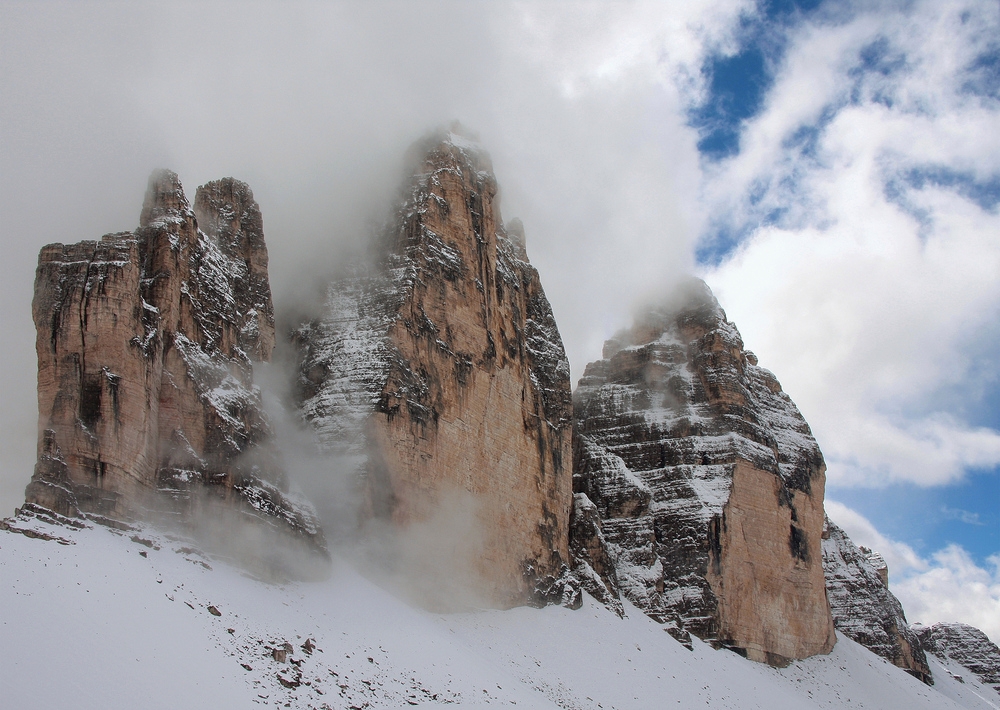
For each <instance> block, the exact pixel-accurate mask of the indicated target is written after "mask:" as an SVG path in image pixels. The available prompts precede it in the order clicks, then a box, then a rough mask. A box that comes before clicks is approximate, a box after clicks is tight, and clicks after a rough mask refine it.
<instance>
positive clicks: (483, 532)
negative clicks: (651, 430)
mask: <svg viewBox="0 0 1000 710" xmlns="http://www.w3.org/2000/svg"><path fill="white" fill-rule="evenodd" d="M413 158H414V162H415V164H416V167H415V169H414V170H413V173H412V177H411V178H410V179H409V181H408V182H407V185H406V188H405V191H404V196H403V198H402V199H401V203H400V205H399V207H398V210H397V213H396V215H395V219H394V221H393V223H392V224H391V226H390V227H389V228H388V230H387V231H386V232H385V234H384V235H383V236H382V237H381V239H380V240H379V241H378V243H377V244H376V245H375V247H374V252H375V256H374V260H373V261H374V263H373V264H366V265H361V264H358V265H355V266H353V267H351V268H348V269H345V273H343V274H341V276H340V277H338V278H336V279H334V280H333V282H332V283H331V285H330V287H329V290H328V292H327V295H326V305H325V308H324V311H323V314H322V315H321V317H319V318H317V319H315V320H314V321H312V322H311V323H307V324H304V325H303V326H302V327H300V328H299V329H298V330H297V331H296V333H295V335H294V339H295V341H296V343H297V344H298V346H299V351H300V354H301V359H300V367H299V380H298V389H299V393H300V399H301V409H302V412H303V415H304V416H305V418H306V419H307V420H309V421H310V422H311V423H312V425H313V426H314V427H315V430H316V432H317V434H318V436H319V437H320V439H321V441H322V444H323V446H324V447H325V449H326V450H327V451H329V452H336V453H339V454H341V455H343V456H346V457H353V461H352V463H351V465H352V466H354V467H356V469H357V470H358V472H359V474H360V477H361V479H362V480H363V488H364V495H363V498H364V507H365V508H366V510H365V511H364V512H363V515H362V518H363V519H367V520H368V521H370V520H373V519H375V520H382V521H390V524H391V525H392V526H393V527H394V528H395V529H396V530H398V531H404V533H405V531H408V530H417V529H426V526H427V525H437V526H440V527H441V530H442V534H443V535H444V537H445V538H446V539H447V540H448V542H447V543H446V545H445V546H446V547H448V548H449V550H451V549H452V548H454V551H453V552H449V551H445V552H444V553H443V554H445V555H452V554H453V555H454V556H456V557H461V558H463V559H461V560H459V559H456V560H454V562H455V564H456V565H458V566H461V565H463V564H467V565H469V566H471V576H472V577H473V579H472V581H471V584H472V586H473V587H474V588H475V591H476V592H477V594H478V595H479V596H480V597H481V598H483V599H484V600H485V601H486V603H489V604H494V605H498V606H508V605H513V604H519V603H525V602H530V601H531V600H532V597H533V595H534V594H535V592H536V588H537V587H538V585H539V583H543V586H544V583H545V582H546V580H547V581H548V582H551V581H552V578H554V577H558V576H559V575H560V574H561V572H562V571H563V570H564V567H565V565H566V564H567V563H568V561H569V551H568V530H569V519H570V509H571V504H572V477H571V465H572V456H571V419H572V404H571V393H570V382H569V364H568V361H567V359H566V355H565V352H564V350H563V345H562V341H561V339H560V336H559V332H558V330H557V328H556V324H555V321H554V319H553V316H552V311H551V308H550V307H549V303H548V301H547V300H546V298H545V294H544V292H543V291H542V286H541V283H540V281H539V278H538V272H537V271H536V270H535V269H534V268H533V267H532V266H531V265H530V264H529V263H528V261H527V255H526V252H525V247H524V236H523V228H522V227H521V226H520V223H519V222H517V221H516V220H514V221H512V224H511V226H510V227H509V228H507V227H505V225H504V223H503V221H502V219H501V216H500V211H499V204H498V199H497V184H496V179H495V177H494V175H493V173H492V169H491V165H490V161H489V157H488V156H487V154H486V153H485V152H484V151H483V150H482V148H480V147H479V146H478V145H477V144H475V143H472V142H470V141H469V140H467V139H465V138H463V137H461V136H459V135H456V134H454V133H449V134H446V135H438V136H435V137H434V138H432V139H429V140H428V141H426V142H424V143H422V144H420V145H418V146H417V147H416V148H415V149H414V151H413ZM458 509H464V513H462V514H460V513H459V512H458ZM463 515H464V516H465V517H464V522H461V521H459V522H456V521H457V520H458V519H459V518H462V516H463ZM452 523H454V524H455V525H456V527H455V528H454V529H453V530H450V531H449V530H448V529H447V528H448V526H449V525H450V524H452ZM410 537H411V538H412V539H416V533H414V534H413V535H411V536H410ZM428 544H437V545H440V544H441V540H440V539H436V540H435V541H434V542H429V543H428ZM424 552H426V550H425V551H424Z"/></svg>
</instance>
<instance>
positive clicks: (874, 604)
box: [823, 518, 933, 684]
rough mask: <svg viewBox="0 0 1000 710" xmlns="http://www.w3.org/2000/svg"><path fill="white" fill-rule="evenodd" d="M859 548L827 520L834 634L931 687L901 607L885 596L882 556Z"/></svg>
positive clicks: (886, 580)
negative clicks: (840, 635)
mask: <svg viewBox="0 0 1000 710" xmlns="http://www.w3.org/2000/svg"><path fill="white" fill-rule="evenodd" d="M873 556H874V555H873V554H872V553H871V551H870V550H869V551H868V552H867V553H866V552H865V551H864V550H862V549H859V548H858V547H857V546H856V545H855V544H854V543H853V542H851V539H850V538H849V537H847V534H846V533H845V532H844V531H843V530H841V529H840V528H839V527H838V526H837V525H836V524H835V523H834V522H833V521H831V520H830V519H829V518H827V519H826V530H825V531H824V533H823V567H824V569H825V570H826V590H827V595H828V597H829V599H830V611H831V612H832V613H833V625H834V626H835V627H836V628H837V631H839V632H840V633H842V634H844V635H845V636H847V637H848V638H851V639H853V640H854V641H857V642H858V643H860V644H861V645H862V646H865V647H866V648H868V649H869V650H871V651H873V652H874V653H877V654H878V655H880V656H882V658H884V659H886V660H887V661H889V662H890V663H893V664H894V665H897V666H899V667H900V668H902V669H904V670H906V671H907V672H909V673H910V674H911V675H914V676H916V677H917V678H919V679H920V680H922V681H924V682H925V683H927V684H931V683H933V680H932V679H931V671H930V668H929V667H928V666H927V658H926V656H925V655H924V651H923V648H922V647H921V645H920V640H919V639H918V638H917V635H916V634H915V633H914V632H913V631H912V630H911V629H910V627H909V624H907V623H906V616H905V615H904V614H903V607H902V605H901V604H900V603H899V600H898V599H896V596H895V595H894V594H893V593H892V592H890V591H889V576H888V568H887V567H886V566H885V562H884V561H883V560H881V556H880V555H879V556H878V557H875V559H876V561H877V562H880V563H881V564H880V567H878V568H876V567H875V566H874V565H873V564H872V561H871V560H872V558H873Z"/></svg>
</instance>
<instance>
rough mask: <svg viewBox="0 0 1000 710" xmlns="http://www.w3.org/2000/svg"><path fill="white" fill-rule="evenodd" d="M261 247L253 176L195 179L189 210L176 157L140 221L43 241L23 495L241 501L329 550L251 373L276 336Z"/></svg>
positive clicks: (152, 511) (191, 509)
mask: <svg viewBox="0 0 1000 710" xmlns="http://www.w3.org/2000/svg"><path fill="white" fill-rule="evenodd" d="M199 225H201V227H202V228H203V229H199ZM267 262H268V257H267V248H266V246H265V244H264V234H263V224H262V220H261V215H260V210H259V208H258V206H257V203H256V202H255V201H254V199H253V194H252V193H251V191H250V188H249V187H248V186H247V185H246V184H245V183H242V182H239V181H237V180H233V179H232V178H227V179H224V180H219V181H216V182H212V183H209V184H208V185H205V186H203V187H201V188H199V189H198V193H197V196H196V198H195V206H194V210H192V209H191V207H190V205H189V203H188V200H187V198H186V197H185V195H184V191H183V189H182V187H181V185H180V182H179V181H178V179H177V176H176V175H175V174H174V173H172V172H169V171H158V172H156V173H154V174H153V176H152V177H151V178H150V181H149V188H148V191H147V193H146V198H145V202H144V204H143V207H142V213H141V216H140V224H139V228H138V229H137V230H136V231H135V232H121V233H117V234H109V235H106V236H105V237H103V238H102V239H101V241H98V242H93V241H84V242H78V243H76V244H69V245H64V244H50V245H48V246H46V247H44V248H43V249H42V251H41V254H40V255H39V262H38V270H37V273H36V277H35V296H34V301H33V304H32V313H33V316H34V321H35V327H36V331H37V340H36V350H37V353H38V408H39V441H38V463H37V465H36V467H35V473H34V476H33V477H32V480H31V483H30V484H29V485H28V487H27V490H26V494H25V495H26V499H27V501H28V502H30V503H35V504H37V505H41V506H44V507H47V508H50V509H52V510H55V511H56V512H59V513H62V514H65V515H79V514H89V515H92V516H102V517H104V518H108V519H116V520H124V521H127V520H130V519H134V518H139V517H145V516H148V515H153V516H160V517H161V518H162V517H168V518H174V519H177V520H180V521H182V522H183V523H185V524H193V523H194V522H195V521H196V520H202V521H203V522H207V521H213V523H219V522H220V521H221V520H224V519H225V516H226V515H227V514H228V513H233V514H235V515H236V518H235V519H236V520H242V521H245V522H249V523H251V524H252V525H254V526H256V527H263V528H269V529H272V530H274V531H277V532H280V533H282V535H285V536H286V537H287V538H288V539H289V540H293V541H298V543H301V544H302V545H303V546H304V548H306V549H312V550H314V551H316V552H318V553H320V555H321V556H325V544H324V542H323V535H322V533H321V531H320V530H319V527H318V525H317V523H316V520H315V519H314V516H313V514H312V513H311V509H310V508H309V506H308V505H305V504H302V503H299V502H295V501H293V499H292V498H290V497H289V496H288V494H287V482H286V477H285V473H284V471H283V469H282V467H281V465H280V462H279V461H278V460H277V458H276V455H277V453H276V451H275V450H274V448H273V447H272V446H271V441H270V435H271V431H270V426H269V424H268V421H267V419H266V417H265V415H264V412H263V408H262V405H261V400H260V391H259V389H258V388H256V387H255V386H254V384H253V362H255V361H258V362H259V361H266V360H268V359H270V357H271V352H272V350H273V348H274V316H273V306H272V303H271V291H270V286H269V283H268V275H267ZM203 514H204V515H203ZM298 543H296V544H298ZM261 554H264V553H263V552H262V553H261ZM278 564H279V566H280V562H279V563H278Z"/></svg>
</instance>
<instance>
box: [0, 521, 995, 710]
mask: <svg viewBox="0 0 1000 710" xmlns="http://www.w3.org/2000/svg"><path fill="white" fill-rule="evenodd" d="M8 524H9V525H10V526H12V527H15V528H21V529H30V530H32V531H36V532H37V533H42V534H44V535H48V536H52V537H54V538H62V540H59V539H50V540H46V539H38V538H35V539H32V538H29V537H27V536H25V535H21V534H15V533H13V532H10V531H7V532H2V531H0V638H2V639H3V643H2V644H0V707H4V708H18V709H27V708H54V707H70V706H72V707H74V708H78V709H79V710H86V709H88V708H101V709H102V710H107V709H111V708H136V707H143V708H161V707H162V708H177V707H213V708H250V707H256V706H268V707H285V706H286V704H287V707H293V708H324V707H329V708H349V707H355V708H361V707H405V706H409V705H435V704H447V705H452V706H457V707H479V706H492V705H503V706H508V707H509V706H512V705H516V706H517V707H522V708H555V707H562V708H586V709H591V708H602V709H608V708H621V709H624V708H650V707H678V708H689V707H710V708H767V710H781V709H782V708H789V709H792V708H794V709H795V710H802V709H806V708H834V707H844V706H850V707H854V708H872V709H874V708H879V709H880V710H882V709H886V708H996V707H998V706H1000V696H996V693H994V692H993V691H992V690H991V689H989V688H987V687H985V686H982V685H981V684H978V683H977V682H976V681H975V679H970V678H965V679H964V680H965V682H964V683H960V682H959V681H957V680H955V679H953V678H952V677H951V676H950V675H949V674H948V673H946V672H944V670H943V669H942V670H941V672H939V671H938V668H937V667H935V668H934V673H935V678H938V679H940V680H939V681H938V683H937V685H935V686H934V688H929V687H927V686H925V685H923V684H922V683H920V682H919V681H917V680H916V679H914V678H912V677H911V676H909V675H908V674H906V673H905V672H904V671H902V670H900V669H898V668H896V667H894V666H892V665H891V664H889V663H887V662H885V661H883V660H882V659H881V658H879V657H877V656H875V655H874V654H872V653H870V652H869V651H867V650H866V649H864V648H863V647H861V646H859V645H858V644H856V643H854V642H852V641H850V640H849V639H845V638H840V639H839V642H838V643H837V646H836V648H835V649H834V651H833V653H832V654H830V655H829V656H817V657H814V658H810V659H807V660H805V661H798V662H795V663H793V664H792V665H790V666H789V667H788V668H784V669H775V668H770V667H768V666H765V665H761V664H757V663H753V662H750V661H747V660H746V659H743V658H741V657H739V656H737V655H736V654H734V653H731V652H729V651H725V650H719V651H716V650H713V649H711V648H710V647H709V646H707V645H705V644H703V643H701V642H699V641H697V640H696V641H694V650H693V651H688V650H687V649H685V648H684V647H683V646H682V645H681V644H680V643H678V642H677V641H676V640H674V639H673V637H671V636H670V635H669V634H667V633H666V632H665V631H664V630H663V627H662V626H660V625H658V624H656V623H655V622H652V621H651V620H649V619H648V618H647V617H646V616H645V615H644V614H642V613H640V612H639V611H638V610H636V609H635V608H634V607H631V606H626V612H627V617H626V618H625V619H619V618H618V617H617V616H616V615H615V614H614V613H612V612H610V611H608V610H607V609H605V608H604V607H603V606H601V605H600V604H597V603H596V602H594V601H592V600H591V599H590V598H589V597H588V598H586V599H585V601H584V605H583V608H582V609H580V610H578V611H571V610H569V609H565V608H561V607H548V608H545V609H532V608H517V609H513V610H509V611H474V612H466V613H459V614H433V613H430V612H426V611H420V610H415V609H413V608H411V607H410V606H408V605H407V604H406V603H404V602H403V601H400V599H398V598H397V597H395V596H393V595H392V594H390V593H389V592H387V591H385V590H383V589H381V588H379V587H378V586H376V585H375V584H373V583H372V582H370V581H368V580H367V579H365V578H364V577H362V576H361V575H359V574H358V573H357V572H356V571H354V570H353V569H352V568H351V567H350V566H349V565H347V564H345V563H340V564H337V565H336V566H335V570H334V574H333V576H332V577H331V578H330V579H329V580H327V581H325V582H314V583H295V584H288V585H284V586H277V585H269V584H265V583H263V582H259V581H257V580H254V579H251V578H249V577H247V576H245V575H244V574H243V573H242V572H240V571H239V570H237V569H236V568H234V567H231V566H230V565H229V564H227V563H226V562H225V561H220V560H215V559H209V558H206V557H204V556H203V555H201V554H200V553H199V552H197V551H196V550H195V549H194V548H193V547H192V546H191V544H190V543H189V542H188V541H185V540H180V539H172V538H170V537H167V536H165V535H164V534H162V533H159V532H157V531H155V530H152V529H144V530H138V531H131V532H125V533H121V532H117V531H114V530H109V529H106V528H102V527H99V526H95V527H86V528H83V529H79V530H78V529H73V528H69V527H64V526H60V525H53V524H49V523H43V522H41V521H39V520H38V519H37V518H36V519H28V520H25V519H17V520H12V521H8ZM64 543H68V544H64ZM216 614H217V615H216ZM286 643H287V644H289V645H290V647H291V650H290V651H288V650H286V646H285V644H286ZM313 645H314V646H315V647H314V648H313ZM275 651H277V653H275ZM282 652H284V653H282ZM282 656H284V661H282V660H281V658H282ZM935 663H936V661H935ZM991 693H992V695H990V694H991Z"/></svg>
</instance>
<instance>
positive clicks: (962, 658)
mask: <svg viewBox="0 0 1000 710" xmlns="http://www.w3.org/2000/svg"><path fill="white" fill-rule="evenodd" d="M913 630H914V632H916V634H917V637H918V638H919V639H920V643H922V644H923V647H924V650H926V651H927V653H932V654H934V655H935V656H938V657H939V658H941V659H942V660H951V661H955V662H956V663H958V664H959V665H962V666H965V667H966V668H967V669H969V672H970V673H974V674H975V675H976V676H978V677H979V680H981V681H982V682H983V683H985V684H987V685H990V686H992V687H993V689H994V690H995V691H997V693H1000V648H998V647H997V645H996V644H995V643H993V642H992V641H990V639H989V637H988V636H987V635H986V634H984V633H983V632H982V631H980V630H979V629H977V628H976V627H975V626H969V625H968V624H958V623H946V624H934V625H932V626H919V625H917V626H914V627H913Z"/></svg>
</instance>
